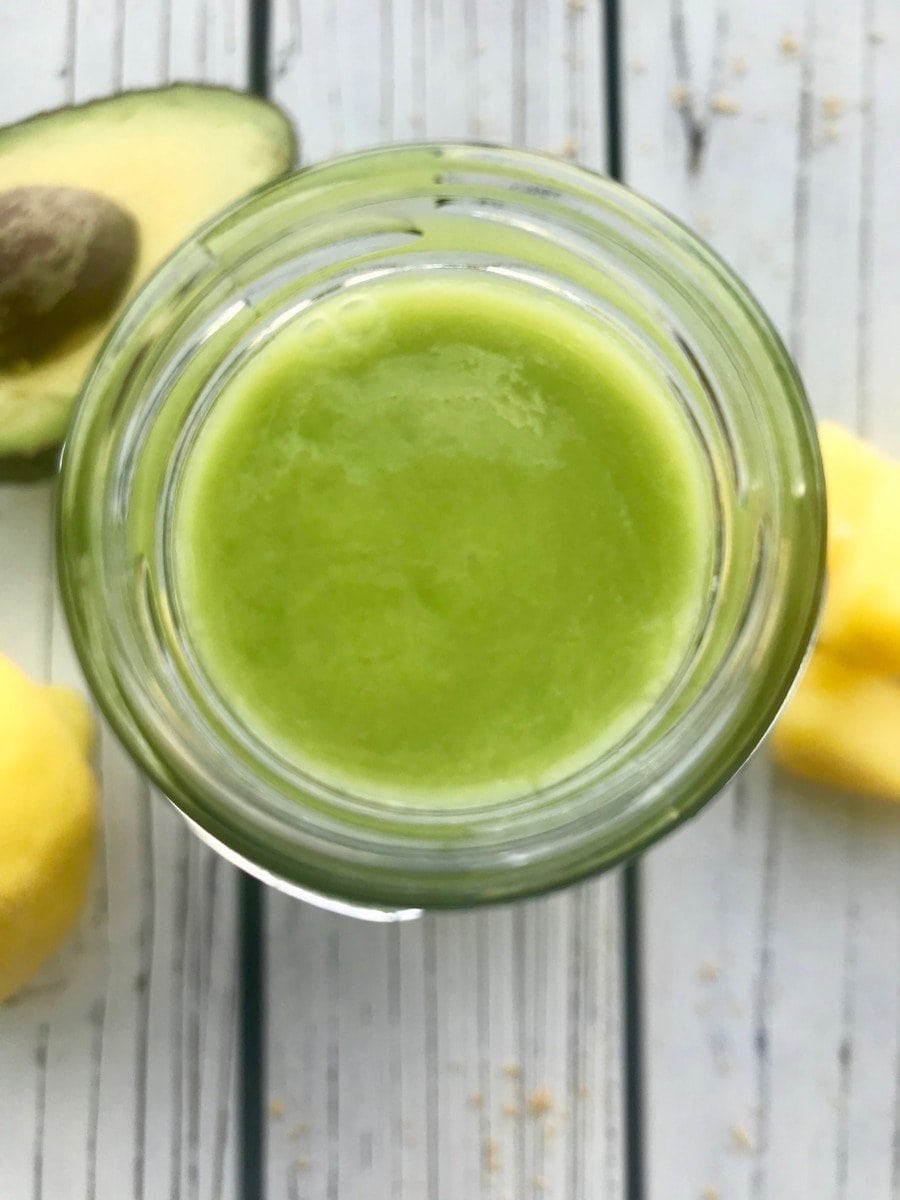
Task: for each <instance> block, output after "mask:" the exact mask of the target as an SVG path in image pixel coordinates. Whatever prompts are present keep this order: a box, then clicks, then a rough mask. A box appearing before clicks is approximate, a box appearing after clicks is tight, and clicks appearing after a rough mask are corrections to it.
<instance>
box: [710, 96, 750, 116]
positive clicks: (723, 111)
mask: <svg viewBox="0 0 900 1200" xmlns="http://www.w3.org/2000/svg"><path fill="white" fill-rule="evenodd" d="M709 107H710V108H711V109H712V111H713V112H714V113H716V115H717V116H720V117H739V116H740V115H741V113H742V112H743V111H744V106H743V105H742V104H741V103H740V102H739V101H738V100H735V99H734V97H733V96H725V95H723V94H722V93H721V92H720V93H719V94H718V95H716V96H713V98H712V100H710V102H709Z"/></svg>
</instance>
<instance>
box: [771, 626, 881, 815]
mask: <svg viewBox="0 0 900 1200" xmlns="http://www.w3.org/2000/svg"><path fill="white" fill-rule="evenodd" d="M771 745H772V751H773V753H774V755H775V758H776V759H777V761H778V762H779V763H781V765H782V766H783V767H784V768H785V769H786V770H788V771H791V772H792V773H793V774H795V775H801V776H804V777H805V778H807V779H812V780H815V781H816V782H817V783H826V784H831V785H832V786H833V787H840V788H846V789H847V790H849V791H854V792H862V793H864V794H866V795H870V796H881V797H883V798H885V799H888V800H900V682H898V681H896V680H894V679H890V678H887V677H885V676H882V675H876V674H873V673H872V672H871V671H867V670H865V669H864V668H860V667H856V666H852V665H851V664H849V663H847V662H843V661H842V660H841V659H839V658H837V657H835V656H834V655H833V654H830V653H829V652H828V651H827V650H824V649H822V648H821V647H820V648H818V649H817V650H816V651H815V652H814V653H813V656H812V658H811V659H810V662H809V666H808V667H807V669H806V672H805V674H804V675H803V678H802V679H801V680H800V683H799V685H798V687H797V690H796V691H795V693H794V695H793V696H792V697H791V700H790V702H789V703H788V706H787V708H786V709H785V711H784V713H783V714H782V716H781V718H780V720H779V721H778V724H777V725H776V727H775V730H774V732H773V734H772V740H771Z"/></svg>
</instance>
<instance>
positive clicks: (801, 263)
mask: <svg viewBox="0 0 900 1200" xmlns="http://www.w3.org/2000/svg"><path fill="white" fill-rule="evenodd" d="M805 24H806V30H805V38H806V43H807V45H808V44H809V42H810V40H811V37H812V31H813V29H814V28H815V4H814V2H810V3H808V4H807V17H806V22H805ZM812 88H813V64H812V59H811V57H810V56H809V55H806V56H805V57H804V59H803V64H802V67H801V72H800V95H799V106H798V116H797V178H796V183H795V187H794V224H793V231H792V232H793V248H794V261H793V270H792V274H791V299H790V316H789V329H788V339H789V343H790V349H791V353H792V354H793V356H794V358H795V359H796V360H797V362H798V363H802V358H803V348H804V347H803V323H804V317H805V303H804V299H805V292H806V282H807V261H806V255H807V248H808V247H807V242H808V233H809V159H810V154H811V151H812V123H813V97H812Z"/></svg>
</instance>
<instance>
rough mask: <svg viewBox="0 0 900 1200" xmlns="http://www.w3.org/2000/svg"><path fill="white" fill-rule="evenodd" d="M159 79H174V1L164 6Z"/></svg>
mask: <svg viewBox="0 0 900 1200" xmlns="http://www.w3.org/2000/svg"><path fill="white" fill-rule="evenodd" d="M159 77H160V79H171V77H172V0H167V3H166V4H164V5H163V9H162V20H161V21H160V25H159Z"/></svg>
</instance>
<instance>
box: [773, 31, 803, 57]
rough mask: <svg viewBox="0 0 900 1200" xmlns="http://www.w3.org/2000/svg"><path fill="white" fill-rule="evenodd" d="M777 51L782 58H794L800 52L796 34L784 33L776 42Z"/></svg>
mask: <svg viewBox="0 0 900 1200" xmlns="http://www.w3.org/2000/svg"><path fill="white" fill-rule="evenodd" d="M778 50H779V53H780V54H781V55H782V57H784V58H796V57H797V55H798V54H799V53H800V41H799V39H798V38H797V35H796V34H793V33H784V34H782V36H781V38H780V39H779V42H778Z"/></svg>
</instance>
